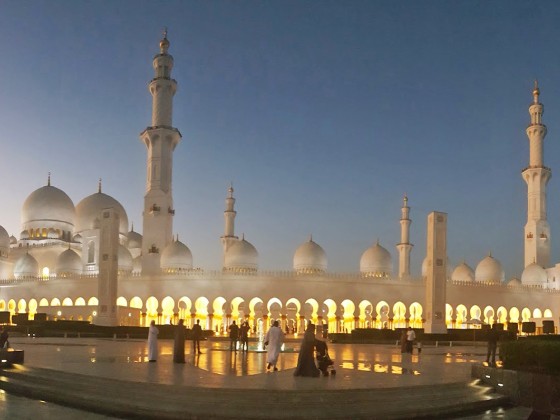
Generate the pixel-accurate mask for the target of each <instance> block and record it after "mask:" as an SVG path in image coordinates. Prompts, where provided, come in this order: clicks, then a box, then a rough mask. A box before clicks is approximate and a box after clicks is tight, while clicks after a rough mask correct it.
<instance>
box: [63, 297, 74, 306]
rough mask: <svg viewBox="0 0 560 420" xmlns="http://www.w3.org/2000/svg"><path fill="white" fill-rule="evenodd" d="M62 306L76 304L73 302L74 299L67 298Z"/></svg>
mask: <svg viewBox="0 0 560 420" xmlns="http://www.w3.org/2000/svg"><path fill="white" fill-rule="evenodd" d="M62 306H74V302H72V299H70V298H69V297H67V298H64V300H63V301H62Z"/></svg>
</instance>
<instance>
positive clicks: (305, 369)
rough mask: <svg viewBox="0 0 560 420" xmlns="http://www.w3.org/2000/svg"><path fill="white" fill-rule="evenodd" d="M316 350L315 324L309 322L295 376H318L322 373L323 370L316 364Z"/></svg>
mask: <svg viewBox="0 0 560 420" xmlns="http://www.w3.org/2000/svg"><path fill="white" fill-rule="evenodd" d="M314 351H315V324H312V323H309V324H308V325H307V329H306V330H305V334H304V335H303V340H302V341H301V347H300V349H299V355H298V361H297V366H296V370H295V371H294V376H311V377H318V376H320V375H321V371H320V370H319V369H317V366H316V365H315V357H314V354H313V353H314Z"/></svg>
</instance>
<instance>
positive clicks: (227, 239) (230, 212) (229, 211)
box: [220, 183, 238, 263]
mask: <svg viewBox="0 0 560 420" xmlns="http://www.w3.org/2000/svg"><path fill="white" fill-rule="evenodd" d="M234 207H235V198H234V197H233V183H231V184H230V185H229V188H228V192H227V197H226V209H225V211H224V235H223V236H222V237H221V238H220V239H221V240H222V246H223V248H224V258H225V254H226V251H227V250H228V248H229V247H230V246H231V245H232V244H233V243H234V242H235V241H237V240H238V238H237V236H235V216H236V215H237V212H236V211H235V208H234ZM224 263H225V261H224Z"/></svg>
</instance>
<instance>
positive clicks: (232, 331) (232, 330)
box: [228, 321, 239, 351]
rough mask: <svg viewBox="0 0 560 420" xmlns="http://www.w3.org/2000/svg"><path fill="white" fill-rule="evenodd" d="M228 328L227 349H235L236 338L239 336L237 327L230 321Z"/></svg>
mask: <svg viewBox="0 0 560 420" xmlns="http://www.w3.org/2000/svg"><path fill="white" fill-rule="evenodd" d="M228 330H229V341H230V343H229V349H230V351H234V350H235V351H237V340H238V338H239V327H238V326H237V324H236V323H235V321H232V323H231V325H230V326H229V328H228Z"/></svg>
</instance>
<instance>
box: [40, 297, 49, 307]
mask: <svg viewBox="0 0 560 420" xmlns="http://www.w3.org/2000/svg"><path fill="white" fill-rule="evenodd" d="M39 306H49V301H48V300H47V299H45V298H43V299H41V300H40V301H39Z"/></svg>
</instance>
